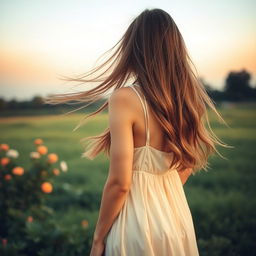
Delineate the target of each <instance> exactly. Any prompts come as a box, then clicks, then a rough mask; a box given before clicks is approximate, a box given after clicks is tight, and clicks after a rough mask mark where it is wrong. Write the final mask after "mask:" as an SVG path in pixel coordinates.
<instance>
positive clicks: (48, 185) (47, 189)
mask: <svg viewBox="0 0 256 256" xmlns="http://www.w3.org/2000/svg"><path fill="white" fill-rule="evenodd" d="M41 189H42V191H43V192H44V193H51V192H52V190H53V186H52V184H51V183H50V182H47V181H46V182H44V183H42V184H41Z"/></svg>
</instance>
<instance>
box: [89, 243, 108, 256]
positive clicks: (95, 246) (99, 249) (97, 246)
mask: <svg viewBox="0 0 256 256" xmlns="http://www.w3.org/2000/svg"><path fill="white" fill-rule="evenodd" d="M104 252H105V243H104V241H93V243H92V249H91V252H90V256H104Z"/></svg>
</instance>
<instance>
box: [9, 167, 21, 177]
mask: <svg viewBox="0 0 256 256" xmlns="http://www.w3.org/2000/svg"><path fill="white" fill-rule="evenodd" d="M12 173H13V174H15V175H20V176H21V175H23V174H24V169H23V168H22V167H20V166H17V167H14V168H13V169H12Z"/></svg>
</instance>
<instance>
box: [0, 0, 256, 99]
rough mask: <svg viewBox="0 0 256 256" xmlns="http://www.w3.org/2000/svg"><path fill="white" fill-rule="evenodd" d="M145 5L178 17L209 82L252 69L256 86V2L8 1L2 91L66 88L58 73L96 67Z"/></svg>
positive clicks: (1, 25)
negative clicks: (99, 59)
mask: <svg viewBox="0 0 256 256" xmlns="http://www.w3.org/2000/svg"><path fill="white" fill-rule="evenodd" d="M145 8H161V9H163V10H165V11H167V12H168V13H169V14H170V15H171V16H172V17H173V19H174V20H175V22H176V24H177V25H178V27H179V29H180V31H181V33H182V35H183V37H184V40H185V43H186V46H187V48H188V50H189V53H190V55H191V57H192V59H193V61H194V63H195V65H196V67H197V70H198V72H199V74H200V76H202V77H203V78H204V80H205V81H206V82H207V83H209V84H210V85H212V86H214V87H215V88H222V87H223V85H224V80H225V78H226V76H227V74H228V72H229V71H231V70H232V71H239V70H241V69H242V68H245V69H246V70H247V71H249V72H250V73H251V74H252V75H253V80H252V83H253V84H255V85H256V61H255V60H256V32H255V31H256V15H255V10H256V1H255V0H232V1H231V0H216V1H203V0H187V1H186V0H173V1H170V0H168V1H167V0H166V1H165V0H155V1H153V0H152V1H146V0H140V1H134V0H129V1H120V0H119V1H113V0H110V1H103V0H102V1H100V0H95V1H86V0H83V1H81V0H75V1H71V0H69V1H67V0H51V1H50V0H1V1H0V35H1V36H0V60H1V61H0V97H4V98H5V99H8V100H9V99H11V98H16V99H18V100H28V99H30V98H31V97H33V96H34V95H41V96H45V95H47V94H49V93H64V92H67V90H68V88H70V86H69V85H67V84H64V82H63V81H60V80H58V75H67V76H70V75H75V74H80V73H82V72H86V71H88V70H89V69H90V68H92V67H93V65H94V64H95V61H96V60H97V58H98V57H99V56H100V55H101V54H103V53H104V52H105V51H107V50H108V49H109V48H111V47H112V46H113V45H114V44H115V43H116V42H117V41H118V40H119V39H120V38H121V36H122V35H123V33H124V32H125V30H126V29H127V27H128V25H129V24H130V22H131V21H132V20H133V19H134V18H135V17H136V16H137V15H138V14H139V13H140V12H141V11H143V10H144V9H145ZM80 89H81V90H82V87H80Z"/></svg>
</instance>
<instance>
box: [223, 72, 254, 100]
mask: <svg viewBox="0 0 256 256" xmlns="http://www.w3.org/2000/svg"><path fill="white" fill-rule="evenodd" d="M250 80H251V74H250V73H249V72H247V71H246V70H245V69H243V70H241V71H239V72H234V71H232V72H230V73H229V74H228V76H227V78H226V83H225V88H224V91H225V94H226V97H227V99H228V100H232V101H242V100H251V99H253V98H254V99H255V90H254V89H253V88H252V86H251V85H250Z"/></svg>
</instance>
